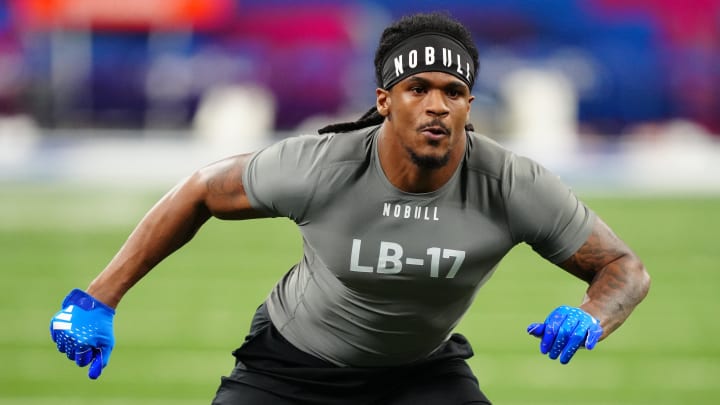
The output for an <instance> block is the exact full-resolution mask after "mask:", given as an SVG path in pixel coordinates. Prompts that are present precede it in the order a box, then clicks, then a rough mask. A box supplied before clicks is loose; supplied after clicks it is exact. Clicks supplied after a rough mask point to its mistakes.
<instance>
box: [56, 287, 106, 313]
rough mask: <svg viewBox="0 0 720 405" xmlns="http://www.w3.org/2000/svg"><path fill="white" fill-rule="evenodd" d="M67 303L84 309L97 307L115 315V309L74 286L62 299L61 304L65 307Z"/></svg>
mask: <svg viewBox="0 0 720 405" xmlns="http://www.w3.org/2000/svg"><path fill="white" fill-rule="evenodd" d="M68 305H75V306H78V307H80V308H82V309H84V310H86V311H91V310H93V309H99V310H101V311H105V312H108V313H110V315H115V310H114V309H113V308H111V307H109V306H108V305H106V304H104V303H103V302H101V301H100V300H98V299H97V298H95V297H93V296H92V295H90V294H88V293H86V292H85V291H83V290H81V289H79V288H75V289H73V290H72V291H70V293H69V294H68V295H67V296H66V297H65V299H64V300H63V303H62V306H63V307H67V306H68Z"/></svg>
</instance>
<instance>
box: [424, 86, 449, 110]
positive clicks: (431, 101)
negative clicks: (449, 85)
mask: <svg viewBox="0 0 720 405" xmlns="http://www.w3.org/2000/svg"><path fill="white" fill-rule="evenodd" d="M446 101H447V100H446V99H445V93H444V92H442V91H440V90H430V91H429V92H428V95H427V97H426V105H425V111H426V112H427V113H428V114H429V115H434V116H444V115H447V114H448V113H449V112H450V110H449V108H448V105H447V102H446Z"/></svg>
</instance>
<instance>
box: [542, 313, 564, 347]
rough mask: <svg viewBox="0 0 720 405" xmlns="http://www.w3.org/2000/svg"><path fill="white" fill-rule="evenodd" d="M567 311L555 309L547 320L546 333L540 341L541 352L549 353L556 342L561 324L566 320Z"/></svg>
mask: <svg viewBox="0 0 720 405" xmlns="http://www.w3.org/2000/svg"><path fill="white" fill-rule="evenodd" d="M566 316H567V314H566V313H562V312H558V311H555V312H553V313H552V314H551V315H550V316H549V317H548V319H547V320H545V334H544V335H543V337H542V341H540V352H542V354H547V353H548V352H549V351H550V348H552V347H553V346H554V344H555V340H556V339H557V334H558V331H559V330H560V326H561V325H562V324H563V322H564V321H565V317H566Z"/></svg>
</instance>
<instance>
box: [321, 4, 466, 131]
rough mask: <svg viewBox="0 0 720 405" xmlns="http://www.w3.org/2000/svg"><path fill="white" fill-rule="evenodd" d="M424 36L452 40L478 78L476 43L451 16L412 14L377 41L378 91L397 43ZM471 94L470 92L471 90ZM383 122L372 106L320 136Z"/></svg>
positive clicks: (389, 28) (391, 27)
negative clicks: (464, 51) (431, 34)
mask: <svg viewBox="0 0 720 405" xmlns="http://www.w3.org/2000/svg"><path fill="white" fill-rule="evenodd" d="M423 32H439V33H444V34H447V35H450V36H452V37H453V38H455V39H456V40H458V41H459V42H460V43H461V44H463V46H464V47H465V48H466V49H467V50H468V52H469V53H470V57H471V58H472V59H473V62H474V66H475V72H474V75H473V76H477V70H478V66H479V64H478V57H479V55H478V50H477V47H476V46H475V42H474V41H473V39H472V34H471V33H470V31H468V29H467V28H465V27H464V26H463V25H462V24H460V23H459V22H458V21H456V20H454V19H453V18H451V17H450V16H448V15H447V14H444V13H437V12H436V13H429V14H413V15H410V16H405V17H403V18H401V19H400V20H398V21H396V22H395V23H393V24H392V25H390V26H388V27H387V28H385V30H384V31H383V33H382V36H381V37H380V44H379V45H378V48H377V50H376V51H375V83H376V84H377V86H378V87H382V64H383V61H384V60H385V58H386V56H387V54H388V52H390V51H391V50H392V49H393V48H395V46H397V45H398V44H399V43H400V42H402V41H404V40H406V39H407V38H409V37H411V36H413V35H416V34H419V33H423ZM471 90H472V89H471ZM384 120H385V117H384V116H382V115H380V113H379V112H378V110H377V108H376V107H375V106H373V107H372V108H370V109H369V110H368V111H367V112H366V113H365V114H363V115H362V116H361V117H360V118H359V119H358V120H357V121H353V122H341V123H337V124H331V125H328V126H325V127H323V128H320V129H319V130H318V133H319V134H326V133H337V132H350V131H355V130H357V129H361V128H367V127H370V126H373V125H380V124H382V122H383V121H384ZM465 129H466V130H467V131H472V130H473V126H472V124H470V123H468V124H466V125H465Z"/></svg>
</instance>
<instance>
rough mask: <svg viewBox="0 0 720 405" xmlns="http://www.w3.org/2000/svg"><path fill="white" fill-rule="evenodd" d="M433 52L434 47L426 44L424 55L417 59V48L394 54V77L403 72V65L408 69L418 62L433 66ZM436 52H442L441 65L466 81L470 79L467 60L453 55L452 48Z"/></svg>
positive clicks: (434, 59) (416, 65)
mask: <svg viewBox="0 0 720 405" xmlns="http://www.w3.org/2000/svg"><path fill="white" fill-rule="evenodd" d="M435 53H436V48H435V47H433V46H426V47H425V49H424V57H421V58H419V59H418V50H417V49H411V50H410V51H409V52H408V53H407V55H403V54H400V55H398V56H396V57H395V58H394V59H393V63H394V65H395V77H400V75H402V74H403V73H405V66H407V67H408V68H409V69H415V68H417V67H418V64H419V63H420V64H423V65H424V66H425V67H428V66H434V65H435V63H436V58H435ZM438 53H442V61H441V62H442V66H444V67H446V68H450V69H454V70H455V72H457V74H459V75H463V76H464V77H465V79H466V80H467V81H468V82H469V81H470V80H471V75H472V71H471V70H470V69H471V68H470V62H469V61H463V60H462V59H461V58H460V54H455V55H453V51H452V49H448V48H442V49H441V50H440V52H438ZM404 56H407V59H406V60H407V64H404V63H403V57H404ZM453 56H455V57H453Z"/></svg>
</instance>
